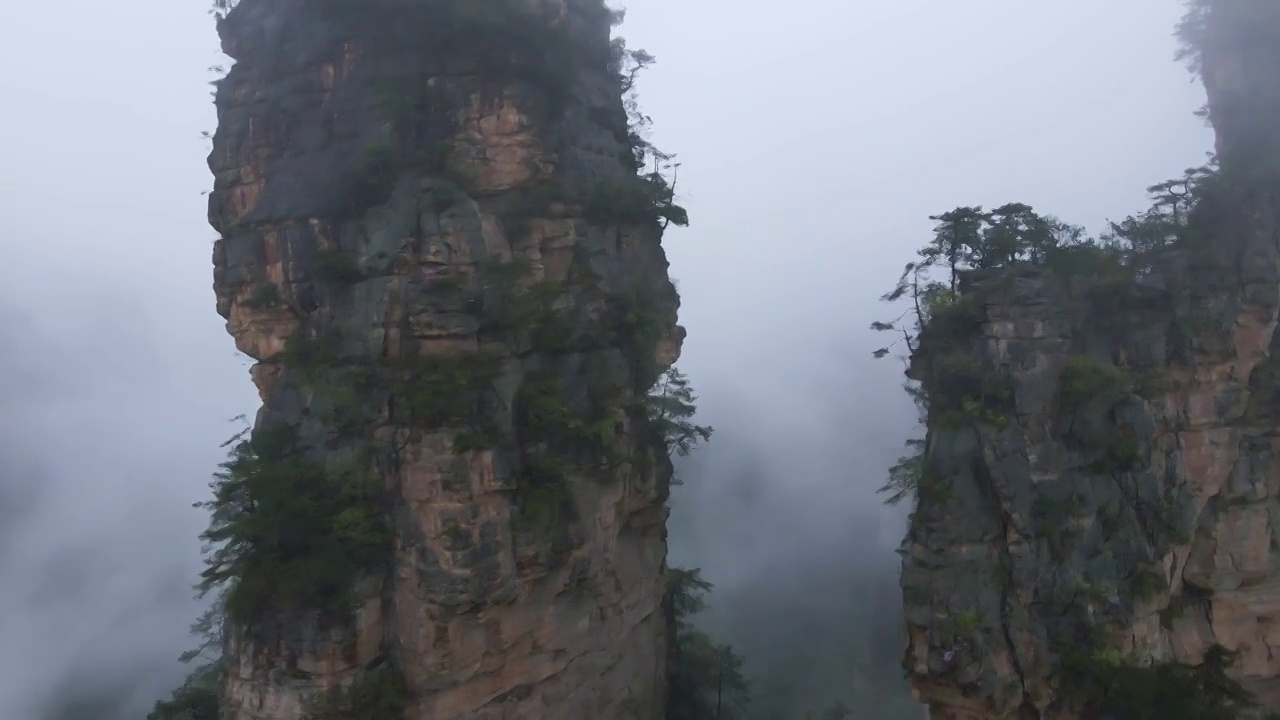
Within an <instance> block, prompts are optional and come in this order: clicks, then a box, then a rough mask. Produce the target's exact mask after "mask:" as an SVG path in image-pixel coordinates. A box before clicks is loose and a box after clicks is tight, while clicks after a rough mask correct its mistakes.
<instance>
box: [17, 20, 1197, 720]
mask: <svg viewBox="0 0 1280 720" xmlns="http://www.w3.org/2000/svg"><path fill="white" fill-rule="evenodd" d="M206 5H207V3H206V2H204V0H194V1H193V2H175V0H133V2H129V3H103V2H100V1H95V2H90V1H89V0H44V1H43V2H27V3H18V4H16V5H15V6H14V7H12V8H7V9H6V12H5V26H6V42H5V43H3V44H0V98H3V105H4V108H5V112H4V113H3V114H2V115H0V169H2V171H0V252H2V253H3V254H2V257H3V259H4V262H2V263H0V329H2V330H3V331H4V332H5V342H4V343H3V344H0V383H2V384H0V639H3V642H0V717H4V718H13V719H14V720H28V718H30V720H44V719H43V718H40V717H38V716H37V715H36V714H35V712H36V711H35V710H34V707H35V706H36V705H37V704H39V703H41V702H42V701H43V700H44V699H45V697H46V696H47V695H48V694H50V693H58V694H61V695H64V696H65V695H66V694H67V692H66V688H67V687H69V686H68V683H70V686H71V687H82V688H83V689H86V690H89V691H92V690H94V689H95V688H93V687H92V684H91V683H90V681H89V678H92V677H93V673H95V672H100V673H101V675H100V677H101V678H103V683H104V684H105V685H107V686H121V685H125V686H127V685H128V682H126V680H125V678H126V677H130V676H131V675H132V673H133V672H134V671H135V670H137V669H141V670H145V671H152V670H156V671H159V672H161V673H162V675H163V673H166V672H169V673H171V672H173V670H172V668H171V664H170V663H169V660H170V658H172V657H173V656H174V655H176V654H177V653H178V652H180V651H181V650H182V649H184V648H185V639H184V637H183V632H184V630H185V627H186V623H187V621H188V620H189V619H191V616H192V615H194V612H195V611H194V608H195V605H194V604H193V603H192V602H191V601H189V600H187V597H188V593H187V591H186V589H185V586H186V585H188V584H189V583H190V582H191V581H192V580H193V578H194V573H195V572H196V571H197V570H198V568H199V560H198V551H199V543H198V541H197V540H196V537H195V536H196V534H197V533H198V532H199V531H200V529H201V528H202V527H203V524H204V519H203V517H202V515H201V514H200V512H198V511H196V510H193V509H191V508H190V507H189V505H190V503H191V502H193V501H195V500H198V499H201V498H202V497H203V495H204V491H205V487H206V483H207V481H208V477H209V473H210V471H211V470H212V469H213V467H214V464H215V463H216V462H217V461H218V460H219V459H220V458H221V451H220V450H219V449H218V444H219V442H221V441H222V440H223V439H225V438H226V437H227V436H228V435H229V434H230V432H231V431H232V430H233V428H232V426H230V425H229V424H227V422H226V420H228V419H229V418H231V417H232V416H234V415H236V414H239V413H242V412H250V411H252V410H253V409H254V407H255V404H256V396H255V395H254V393H253V389H252V386H251V385H250V383H249V379H248V376H247V363H246V362H245V361H244V360H243V359H241V358H238V357H236V356H235V354H234V351H233V347H232V343H231V340H230V338H229V337H227V336H226V335H225V333H224V331H223V328H222V323H221V320H220V318H218V317H217V316H216V315H215V313H214V301H213V295H212V291H211V289H210V286H211V266H210V249H211V247H210V246H211V241H212V239H213V237H214V235H213V232H212V230H210V229H209V228H208V227H207V225H206V224H205V220H204V212H205V205H204V198H203V197H202V195H201V193H202V191H204V190H205V189H206V188H207V187H208V186H209V185H210V177H209V173H208V171H207V169H206V167H205V164H204V157H205V154H206V152H207V148H208V143H207V141H205V140H204V139H203V138H202V137H201V135H200V133H201V132H202V131H205V130H212V129H213V123H214V114H213V108H212V106H211V104H210V97H209V94H208V93H209V90H210V88H209V86H208V85H207V84H206V82H207V81H208V80H209V79H211V75H210V74H209V73H208V72H207V71H206V68H207V67H208V66H210V65H214V64H217V63H221V62H225V61H224V60H223V59H222V58H221V56H220V55H219V54H218V52H217V40H216V37H215V35H214V30H213V26H212V22H211V20H210V18H209V17H208V16H207V15H206V14H205V11H206ZM628 10H629V14H628V20H627V23H626V24H625V26H624V27H623V29H622V32H623V34H624V35H626V37H627V38H628V40H629V41H630V43H631V44H632V45H633V46H638V47H644V48H647V49H648V50H649V51H651V52H652V53H654V54H655V55H656V56H657V57H658V64H657V66H656V67H655V68H653V69H652V70H651V71H650V72H649V73H648V74H647V75H646V76H645V77H644V79H643V80H642V87H641V89H642V93H643V97H644V103H645V107H646V109H647V110H648V111H649V112H650V113H651V114H652V115H653V116H654V119H655V121H656V123H657V132H656V135H655V140H656V141H657V143H658V144H659V146H661V147H663V148H664V149H666V150H668V151H671V152H677V153H679V156H680V158H681V159H682V160H683V161H684V163H685V164H684V167H683V169H682V171H681V187H680V189H681V191H682V193H683V194H684V196H685V201H686V202H685V204H686V205H687V206H688V209H689V211H690V213H691V216H692V220H693V224H692V226H691V227H690V228H688V229H686V230H676V231H673V232H671V234H670V235H669V237H668V240H667V247H668V253H669V255H670V257H671V261H672V274H673V275H674V276H675V277H676V278H677V279H678V280H679V283H680V288H681V291H682V293H683V296H684V309H683V312H682V318H683V322H684V323H685V325H686V326H687V327H688V329H689V332H690V335H689V340H688V342H687V345H686V352H685V357H684V359H683V360H682V361H681V366H682V367H683V368H684V370H685V371H686V372H687V373H688V374H689V375H690V376H691V378H692V379H693V380H694V381H695V383H696V385H697V386H698V388H699V390H700V393H701V395H702V398H703V401H702V409H703V413H704V420H705V421H706V422H709V423H711V424H713V425H715V426H716V428H717V437H716V441H715V442H714V443H713V446H712V447H711V448H709V449H708V450H707V451H706V453H705V454H704V455H703V457H702V458H701V459H700V461H699V463H698V467H696V468H688V469H687V473H686V474H687V475H688V477H689V484H688V485H687V486H686V487H685V488H683V489H682V490H681V493H680V494H679V496H678V498H677V513H676V517H675V519H674V530H673V543H674V545H675V547H674V550H673V560H674V561H677V562H687V563H697V564H700V565H702V566H703V567H704V568H705V570H706V573H707V575H708V576H709V577H711V579H713V580H718V581H720V582H721V583H722V584H727V585H730V586H731V585H734V584H742V583H747V582H749V581H750V580H751V578H752V573H753V571H758V569H759V568H761V567H763V566H764V564H765V563H767V562H773V561H774V560H776V559H777V558H785V557H787V556H788V555H790V554H804V553H806V551H807V550H808V551H809V552H816V551H817V549H818V548H829V547H830V546H831V540H832V538H839V537H840V533H842V532H845V531H846V530H847V528H848V527H849V525H850V524H851V518H858V520H856V522H858V523H865V522H866V520H865V517H864V516H865V514H866V513H867V512H869V510H868V509H869V508H873V507H874V506H875V504H876V502H877V499H876V498H875V497H874V492H873V491H874V489H875V487H877V486H878V485H879V483H880V477H881V475H882V473H883V470H884V468H885V466H886V465H888V464H889V463H890V462H891V461H892V459H893V458H895V457H896V456H897V454H898V450H899V446H900V444H901V442H902V441H903V440H904V439H905V437H906V434H907V432H908V431H909V430H910V428H911V425H912V421H913V417H912V412H911V409H910V407H909V406H908V404H907V403H906V402H905V400H904V398H903V397H902V396H901V393H900V391H899V384H900V380H901V377H900V367H899V366H897V365H895V364H893V363H892V362H891V361H888V360H884V361H879V362H876V361H873V360H872V359H871V358H870V351H871V350H872V349H873V348H874V347H876V346H877V340H879V338H875V337H872V335H871V333H869V332H868V331H867V330H866V328H867V325H868V324H869V323H870V321H871V320H872V319H873V318H875V317H878V316H879V314H880V309H879V308H878V307H877V305H878V303H877V302H876V298H877V297H878V296H879V295H880V294H881V293H882V292H883V291H884V289H886V287H887V286H888V285H890V284H891V283H892V282H893V280H894V279H895V278H896V274H897V272H898V270H899V269H900V267H901V265H902V263H903V262H904V261H905V260H906V258H907V256H908V255H909V254H910V253H911V252H912V250H913V248H914V247H916V246H917V245H919V244H920V243H922V242H923V241H924V239H925V237H926V236H927V233H928V230H929V225H930V223H929V221H928V219H927V216H928V215H930V214H936V213H937V212H939V211H943V210H946V209H949V208H951V207H954V206H956V205H960V204H975V203H982V204H988V205H990V204H994V203H1001V202H1005V201H1009V200H1018V201H1024V202H1028V203H1031V204H1033V205H1035V206H1037V207H1039V208H1040V209H1042V210H1045V211H1050V212H1053V213H1055V214H1058V215H1060V216H1061V217H1063V218H1064V219H1068V220H1071V221H1074V222H1080V223H1085V224H1087V225H1089V226H1090V227H1093V228H1097V227H1099V226H1100V225H1101V224H1102V222H1103V220H1104V219H1105V218H1107V217H1120V216H1122V215H1124V214H1126V213H1129V212H1132V211H1134V210H1136V209H1139V208H1140V207H1141V205H1142V202H1143V188H1144V187H1145V186H1146V185H1148V184H1150V183H1152V182H1154V181H1157V180H1161V179H1163V178H1165V177H1167V176H1171V175H1174V174H1177V173H1178V172H1180V171H1181V170H1182V169H1183V168H1184V167H1187V166H1189V165H1193V164H1199V163H1200V162H1201V161H1202V160H1203V157H1204V152H1205V151H1207V150H1208V149H1209V145H1210V140H1209V135H1208V131H1207V130H1206V129H1205V127H1204V126H1203V123H1202V122H1201V121H1200V120H1198V119H1197V118H1195V117H1193V116H1192V115H1191V112H1192V111H1193V110H1194V109H1195V108H1196V107H1198V106H1199V105H1200V104H1201V102H1202V101H1203V100H1202V91H1201V90H1200V88H1199V87H1198V86H1196V85H1193V84H1191V83H1190V82H1189V76H1188V75H1187V74H1186V73H1185V72H1184V71H1183V69H1182V68H1181V67H1179V66H1178V65H1176V64H1175V63H1174V62H1173V61H1172V53H1173V41H1172V38H1171V30H1172V26H1173V24H1174V22H1175V21H1176V18H1177V16H1178V14H1179V12H1180V8H1179V3H1178V2H1177V1H1176V0H1125V1H1124V2H1116V1H1115V0H1036V1H1035V2H1028V1H1027V0H966V2H963V3H961V2H950V1H949V2H943V1H942V0H932V1H930V2H925V1H923V0H916V1H915V2H910V1H899V2H870V1H859V0H853V1H850V0H839V1H837V0H792V2H788V3H764V2H758V1H757V0H737V1H736V2H730V1H729V0H692V1H691V0H647V1H646V0H632V2H630V3H629V4H628ZM716 446H718V447H719V449H716ZM747 468H750V469H752V470H753V471H754V472H755V476H754V478H753V479H751V480H750V482H746V483H743V482H741V478H742V477H743V476H744V474H746V470H745V469H747ZM849 552H850V553H858V552H887V550H877V549H874V548H864V547H852V548H850V549H849ZM169 680H170V677H163V676H159V677H156V678H154V682H156V683H161V684H162V683H165V682H168V681H169ZM151 690H152V688H150V687H146V686H145V684H144V686H143V687H141V688H140V689H139V690H138V693H139V697H141V696H143V695H146V694H147V693H148V692H150V691H151ZM49 720H60V719H53V718H50V719H49ZM102 720H113V719H112V718H110V717H106V716H104V717H103V718H102Z"/></svg>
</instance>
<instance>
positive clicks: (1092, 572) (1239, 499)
mask: <svg viewBox="0 0 1280 720" xmlns="http://www.w3.org/2000/svg"><path fill="white" fill-rule="evenodd" d="M1201 5H1203V6H1204V7H1203V8H1202V9H1203V10H1204V11H1205V15H1204V16H1203V17H1202V22H1203V23H1204V25H1203V26H1202V31H1201V33H1200V34H1199V35H1197V39H1198V41H1199V42H1200V43H1201V46H1200V47H1199V51H1200V53H1201V57H1200V61H1201V74H1202V76H1203V79H1204V82H1205V85H1206V87H1207V90H1208V96H1209V100H1210V115H1211V118H1212V120H1213V123H1214V126H1215V129H1216V132H1217V145H1218V154H1219V160H1220V163H1221V172H1220V177H1219V178H1218V180H1217V182H1216V183H1215V185H1214V187H1213V188H1212V190H1211V191H1210V192H1209V193H1208V194H1207V195H1206V197H1205V198H1204V199H1203V200H1202V201H1201V202H1200V203H1199V205H1198V206H1197V207H1196V210H1195V215H1194V217H1192V218H1191V220H1190V222H1189V227H1190V230H1191V234H1192V235H1194V236H1195V237H1196V238H1198V240H1197V241H1196V242H1192V243H1188V244H1187V245H1186V246H1185V247H1184V248H1183V249H1182V250H1180V251H1178V252H1175V253H1172V254H1171V255H1170V256H1169V257H1167V258H1165V259H1164V260H1162V261H1161V263H1160V265H1159V266H1158V267H1157V269H1156V270H1155V271H1154V272H1152V273H1151V274H1150V275H1148V276H1145V277H1142V278H1140V279H1138V281H1137V282H1133V283H1125V282H1122V283H1108V282H1105V281H1100V280H1096V279H1094V280H1090V279H1088V278H1082V277H1079V276H1076V277H1068V276H1063V275H1060V274H1055V273H1054V272H1052V271H1049V270H1046V269H1044V268H1023V269H1018V268H1013V269H1008V270H1002V271H999V272H995V273H987V274H985V275H984V274H982V273H975V274H973V275H971V276H970V277H968V278H966V287H965V288H964V289H965V296H966V301H967V302H968V303H969V304H968V305H967V306H966V309H965V311H964V312H962V313H958V314H952V315H951V316H950V317H949V318H948V319H947V323H946V324H945V326H944V325H943V324H941V323H939V324H938V326H937V327H930V328H929V329H928V330H927V331H926V333H925V336H924V339H923V341H922V343H921V345H920V347H919V349H918V351H917V352H916V354H915V357H914V358H913V362H912V370H911V374H912V375H913V377H915V378H917V379H919V380H921V381H922V383H923V386H924V387H925V388H926V390H928V391H929V393H930V396H931V402H932V400H933V399H934V397H935V396H937V397H940V396H941V395H942V394H944V393H945V392H947V389H946V386H947V385H948V384H951V385H953V386H954V385H955V384H956V383H957V382H958V381H962V380H963V377H964V376H965V375H964V374H965V373H969V376H968V377H970V378H971V380H972V381H973V382H976V383H979V384H981V383H984V382H989V383H992V384H991V385H989V386H988V387H987V389H986V397H987V398H988V399H990V401H991V403H992V404H993V405H995V406H996V407H986V408H967V409H966V410H965V412H967V413H968V418H969V420H970V421H960V422H957V421H956V416H955V414H952V415H951V416H950V417H944V416H943V413H942V412H939V411H938V410H939V408H937V407H933V406H931V415H930V418H929V435H928V443H927V450H926V455H925V460H926V465H925V468H926V469H925V472H924V474H923V476H922V479H921V485H920V489H919V504H918V509H917V511H916V513H915V516H914V517H913V520H912V525H911V529H910V531H909V535H908V537H907V539H906V541H905V543H904V546H903V555H904V568H903V578H902V584H903V591H904V597H905V601H906V614H907V624H908V631H909V647H908V651H907V658H906V664H907V669H908V672H909V673H910V675H911V678H912V684H913V687H914V691H915V693H916V694H917V697H918V698H919V699H920V700H921V701H922V702H925V703H927V704H928V705H929V707H930V709H931V713H932V717H933V718H934V719H935V720H989V719H995V718H1019V719H1020V720H1021V719H1028V718H1034V719H1041V718H1075V717H1080V715H1078V714H1077V713H1076V710H1075V706H1076V705H1077V703H1075V699H1073V698H1071V697H1070V694H1069V692H1067V691H1065V690H1064V682H1065V681H1064V677H1065V673H1066V670H1065V669H1064V667H1065V664H1066V663H1067V662H1068V661H1069V659H1070V658H1072V657H1073V656H1075V654H1077V653H1086V654H1087V653H1090V652H1097V651H1098V650H1099V648H1105V649H1106V651H1108V652H1113V653H1116V654H1117V655H1116V656H1117V657H1119V656H1125V657H1131V658H1136V659H1138V661H1143V662H1156V663H1160V662H1168V661H1176V662H1180V663H1186V664H1190V665H1198V664H1200V663H1201V662H1202V661H1203V660H1204V658H1205V655H1206V653H1207V652H1208V651H1209V650H1210V648H1213V647H1214V646H1222V647H1223V648H1225V649H1226V650H1229V651H1236V652H1238V653H1239V658H1238V661H1237V662H1236V664H1235V666H1234V668H1233V670H1232V671H1231V672H1232V673H1233V674H1234V675H1235V676H1236V677H1239V678H1240V679H1241V680H1242V682H1243V684H1244V685H1245V686H1246V687H1247V688H1249V689H1250V690H1252V691H1254V692H1256V693H1258V695H1259V697H1260V699H1261V700H1262V701H1263V702H1264V705H1267V706H1268V707H1269V709H1277V708H1280V705H1277V704H1276V703H1277V702H1280V696H1278V695H1277V692H1276V690H1277V689H1278V688H1280V547H1278V546H1280V435H1277V427H1278V426H1280V403H1277V399H1278V398H1280V396H1278V395H1277V393H1278V392H1280V384H1278V383H1280V364H1278V363H1280V335H1278V334H1277V333H1276V332H1275V330H1276V325H1277V321H1278V320H1280V245H1278V243H1280V194H1278V193H1277V188H1280V183H1278V182H1277V179H1280V155H1277V154H1276V153H1275V151H1274V149H1275V147H1276V145H1277V144H1276V142H1275V140H1274V138H1275V136H1276V128H1277V127H1280V51H1278V50H1277V48H1280V13H1277V11H1276V8H1275V6H1274V4H1273V3H1270V2H1264V1H1263V0H1248V1H1243V0H1234V1H1232V2H1226V1H1224V2H1220V3H1216V4H1215V3H1202V4H1201Z"/></svg>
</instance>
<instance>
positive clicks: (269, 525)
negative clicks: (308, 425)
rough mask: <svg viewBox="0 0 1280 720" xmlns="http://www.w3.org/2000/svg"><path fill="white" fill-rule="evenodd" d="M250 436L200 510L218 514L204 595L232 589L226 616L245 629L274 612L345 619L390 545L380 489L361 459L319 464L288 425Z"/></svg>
mask: <svg viewBox="0 0 1280 720" xmlns="http://www.w3.org/2000/svg"><path fill="white" fill-rule="evenodd" d="M242 436H243V434H242V435H241V436H237V437H236V438H233V439H232V441H231V442H232V443H234V444H233V447H232V450H231V455H230V457H229V458H228V459H227V461H226V462H224V463H222V465H221V468H222V470H221V472H219V473H217V474H216V475H215V476H214V477H215V479H214V482H213V483H212V484H211V487H212V489H213V499H211V500H208V501H206V502H202V503H198V504H197V506H198V507H202V508H205V509H207V510H209V512H210V515H211V519H210V523H209V528H208V530H206V531H205V532H204V534H202V535H201V539H203V540H204V541H205V542H207V543H208V545H209V547H210V548H211V550H210V552H209V554H208V555H207V556H206V568H205V570H204V572H202V573H201V582H200V585H199V589H200V590H201V591H202V592H209V591H212V590H215V589H225V592H226V600H225V602H226V613H227V616H228V617H229V618H231V619H232V620H234V621H235V622H237V623H238V624H240V625H242V626H249V625H252V623H254V622H255V621H257V620H258V619H260V618H261V617H262V615H263V614H264V613H266V612H269V611H283V612H289V611H294V612H311V611H319V612H320V613H321V617H322V619H324V620H327V621H334V620H340V619H342V618H345V615H346V613H347V612H348V611H349V610H350V608H351V606H350V600H351V593H352V587H353V585H354V584H355V582H356V580H357V579H359V578H360V577H361V575H362V574H363V573H365V572H367V571H368V570H369V569H370V568H376V567H379V566H381V564H382V563H383V562H384V561H385V559H386V554H387V552H388V551H389V550H390V547H391V535H390V529H389V527H388V522H387V519H386V517H385V516H384V514H383V510H382V506H381V503H382V493H381V487H380V486H379V484H378V483H377V481H376V479H375V478H374V477H372V474H371V473H370V472H369V471H368V470H367V469H366V468H363V467H361V466H360V462H359V460H358V459H357V460H353V461H352V462H350V463H348V464H347V465H346V466H345V467H341V466H331V467H327V468H326V467H323V466H320V465H318V464H316V463H314V462H313V461H311V460H310V459H308V458H307V457H306V456H305V454H304V452H303V447H302V446H301V443H300V442H299V439H298V435H297V431H296V430H295V429H294V428H292V427H290V426H288V425H276V426H271V427H266V428H263V429H260V430H259V431H258V432H256V433H254V435H253V436H252V437H251V438H248V439H243V437H242Z"/></svg>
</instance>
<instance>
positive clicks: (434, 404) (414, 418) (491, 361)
mask: <svg viewBox="0 0 1280 720" xmlns="http://www.w3.org/2000/svg"><path fill="white" fill-rule="evenodd" d="M500 363H501V360H500V359H499V358H498V357H497V356H494V355H490V354H486V353H474V352H468V353H453V354H442V353H436V354H430V355H423V356H420V357H414V358H411V359H409V360H407V361H405V362H401V363H399V364H398V365H397V366H396V367H395V373H396V376H397V379H396V382H395V386H394V390H393V393H392V394H393V396H394V397H395V402H396V403H397V406H398V407H400V408H401V410H402V411H403V412H404V413H405V415H404V416H403V417H404V419H405V420H406V421H407V422H408V423H410V424H411V425H413V426H414V427H420V428H425V429H430V430H434V429H438V428H443V427H449V426H462V425H469V424H471V423H472V422H473V421H474V419H475V418H476V417H477V416H479V415H480V414H481V413H480V402H481V398H482V395H483V394H484V393H485V392H486V391H488V390H490V389H491V387H492V385H493V380H494V378H495V377H497V376H498V374H499V371H500V368H501V366H500Z"/></svg>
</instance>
